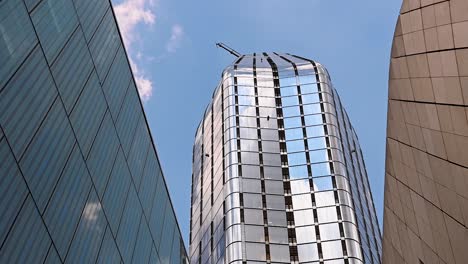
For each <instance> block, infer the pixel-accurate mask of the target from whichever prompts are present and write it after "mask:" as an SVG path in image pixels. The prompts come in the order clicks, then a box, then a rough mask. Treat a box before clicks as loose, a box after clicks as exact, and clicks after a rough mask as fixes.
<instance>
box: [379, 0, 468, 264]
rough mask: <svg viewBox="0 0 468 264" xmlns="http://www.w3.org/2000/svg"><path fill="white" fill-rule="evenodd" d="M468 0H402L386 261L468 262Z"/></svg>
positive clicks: (392, 86)
mask: <svg viewBox="0 0 468 264" xmlns="http://www.w3.org/2000/svg"><path fill="white" fill-rule="evenodd" d="M467 107H468V1H467V0H450V1H439V0H438V1H412V0H404V1H403V5H402V7H401V10H400V16H399V18H398V22H397V25H396V29H395V34H394V39H393V47H392V55H391V64H390V81H389V91H388V123H387V154H386V170H385V209H384V231H383V262H384V263H426V264H427V263H447V264H448V263H467V260H468V246H467V245H468V121H467V114H468V111H467V110H468V108H467Z"/></svg>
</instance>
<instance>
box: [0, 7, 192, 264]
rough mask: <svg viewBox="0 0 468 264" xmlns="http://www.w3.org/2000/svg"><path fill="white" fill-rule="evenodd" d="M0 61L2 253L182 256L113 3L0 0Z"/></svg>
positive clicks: (165, 259) (34, 257) (68, 258)
mask: <svg viewBox="0 0 468 264" xmlns="http://www.w3.org/2000/svg"><path fill="white" fill-rule="evenodd" d="M0 61H1V62H2V63H1V65H0V178H1V180H0V215H1V216H2V217H1V218H0V262H1V263H43V262H44V261H45V262H47V263H49V262H54V263H65V262H67V263H78V262H79V263H94V262H99V263H102V262H105V263H119V262H123V263H131V262H133V263H174V264H178V263H185V262H186V252H185V247H184V243H183V241H182V239H181V235H180V231H179V227H178V224H177V221H176V218H175V215H174V211H173V208H172V204H171V202H170V199H169V196H168V191H167V188H166V184H165V181H164V177H163V174H162V171H161V168H160V165H159V160H158V157H157V154H156V151H155V148H154V145H153V142H152V139H151V135H150V132H149V130H148V125H147V123H146V118H145V116H144V112H143V108H142V105H141V102H140V100H139V97H138V91H137V89H136V87H135V82H134V80H133V77H132V73H131V71H130V65H129V62H128V59H127V55H126V53H125V50H124V47H123V44H122V40H121V38H120V35H119V31H118V27H117V24H116V21H115V17H114V13H113V10H112V7H111V5H110V1H108V0H98V1H90V0H57V1H51V0H42V1H40V0H24V1H23V0H6V1H0Z"/></svg>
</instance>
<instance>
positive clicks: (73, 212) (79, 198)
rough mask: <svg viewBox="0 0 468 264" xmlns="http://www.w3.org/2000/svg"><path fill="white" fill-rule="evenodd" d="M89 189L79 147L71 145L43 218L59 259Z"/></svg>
mask: <svg viewBox="0 0 468 264" xmlns="http://www.w3.org/2000/svg"><path fill="white" fill-rule="evenodd" d="M90 188H91V180H90V177H89V174H88V170H87V169H86V165H85V163H84V161H83V158H82V156H81V153H80V150H79V148H78V147H77V146H75V148H74V149H73V152H72V154H71V156H70V158H69V160H68V162H67V165H66V166H65V169H64V171H63V173H62V176H61V177H60V180H59V181H58V184H57V187H56V188H55V192H54V193H53V195H52V197H51V199H50V202H49V205H48V207H47V209H46V211H45V214H44V221H45V223H46V225H47V227H48V230H49V233H50V235H51V236H52V239H53V240H54V242H55V243H56V248H57V250H58V253H59V254H60V256H61V257H62V259H65V256H66V253H67V251H68V246H69V245H70V243H71V240H72V237H73V233H74V231H75V228H76V226H77V224H78V221H79V220H80V215H81V210H82V209H83V206H84V204H85V202H86V198H87V196H88V194H89V190H90ZM64 216H66V217H64Z"/></svg>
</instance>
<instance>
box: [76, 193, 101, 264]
mask: <svg viewBox="0 0 468 264" xmlns="http://www.w3.org/2000/svg"><path fill="white" fill-rule="evenodd" d="M105 231H106V218H105V216H104V212H103V211H102V207H101V203H100V202H99V199H98V197H97V194H96V192H95V191H94V190H92V191H91V194H90V196H89V198H88V201H87V202H86V204H85V207H84V209H83V213H82V214H81V220H80V223H79V225H78V228H77V230H76V232H75V236H74V238H73V242H72V244H71V247H70V250H69V251H68V255H67V262H70V263H78V262H85V263H90V262H94V261H95V260H96V257H97V254H98V252H99V248H100V245H101V241H102V238H103V236H104V232H105Z"/></svg>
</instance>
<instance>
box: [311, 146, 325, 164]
mask: <svg viewBox="0 0 468 264" xmlns="http://www.w3.org/2000/svg"><path fill="white" fill-rule="evenodd" d="M309 157H310V162H312V163H315V162H324V161H328V160H329V159H328V151H327V150H326V149H321V150H314V151H309Z"/></svg>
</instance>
